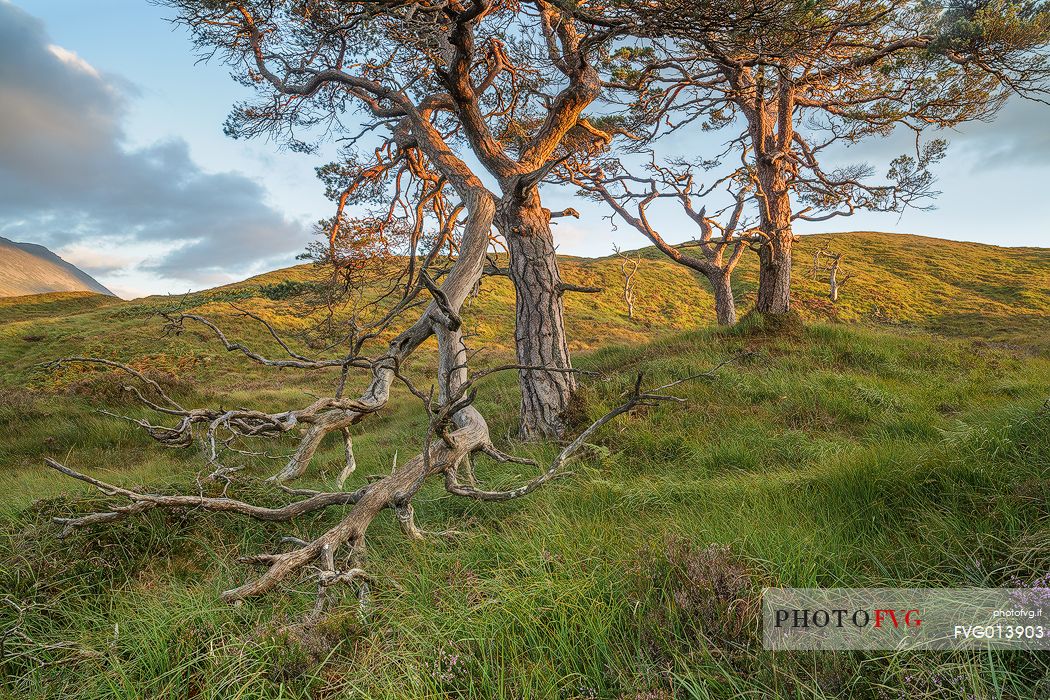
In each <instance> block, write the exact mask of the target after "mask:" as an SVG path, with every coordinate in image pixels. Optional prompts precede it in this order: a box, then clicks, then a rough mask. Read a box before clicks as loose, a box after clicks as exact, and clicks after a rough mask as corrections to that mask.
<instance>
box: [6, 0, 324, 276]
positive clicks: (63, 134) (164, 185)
mask: <svg viewBox="0 0 1050 700" xmlns="http://www.w3.org/2000/svg"><path fill="white" fill-rule="evenodd" d="M134 97H135V89H134V87H133V86H130V85H129V84H128V83H127V81H125V80H123V79H122V78H120V77H119V76H113V75H108V74H105V73H102V72H100V71H98V70H97V69H96V68H95V67H93V66H92V65H91V64H89V63H88V62H87V61H85V60H84V59H83V58H81V57H80V56H78V55H77V54H76V53H74V52H73V51H71V50H69V49H66V48H63V47H61V46H57V45H55V44H53V43H52V42H51V41H50V40H49V37H48V36H47V32H46V31H45V28H44V25H43V23H42V22H41V21H40V20H38V19H37V18H35V17H33V16H31V15H29V14H27V13H25V12H24V11H22V10H21V9H19V8H17V7H15V6H14V5H12V4H10V3H9V2H7V1H6V0H0V104H2V105H3V112H4V114H3V118H2V119H0V235H3V236H6V237H8V238H13V239H15V240H25V241H31V242H39V243H43V244H45V245H49V246H54V247H63V246H64V247H72V248H76V246H79V247H80V248H81V249H83V248H87V247H91V248H94V249H95V250H96V251H103V254H102V255H95V256H94V257H93V258H92V259H91V264H87V265H85V267H87V268H88V269H90V270H94V271H100V272H104V271H114V270H117V269H118V268H120V267H121V262H120V261H125V262H126V256H123V255H121V254H120V253H119V252H118V253H117V254H115V255H113V256H111V259H110V260H109V261H107V260H106V256H105V254H104V251H106V250H107V249H108V250H110V251H121V250H122V249H123V248H125V247H128V246H132V247H133V246H135V245H143V244H145V245H148V246H151V250H153V251H154V255H153V257H152V259H149V260H145V261H143V262H141V263H139V267H140V268H141V269H142V270H143V271H147V272H150V273H153V274H155V275H159V276H163V277H166V278H169V279H177V280H182V281H189V282H194V283H206V282H210V281H212V280H215V279H219V278H223V277H224V276H226V275H227V274H228V273H229V271H230V270H234V269H236V270H243V269H249V268H252V267H257V266H258V265H261V264H263V263H266V262H267V261H284V260H287V259H288V257H290V254H291V253H292V252H294V251H296V250H299V249H301V248H302V247H303V245H304V242H305V240H306V237H307V234H306V232H305V230H304V228H303V226H302V225H301V224H299V223H298V222H294V221H290V220H288V219H287V218H286V217H285V216H284V215H282V214H281V213H280V212H278V211H277V210H276V209H274V208H273V207H271V206H270V205H268V204H267V193H266V191H265V189H264V188H263V187H262V186H261V185H260V184H259V183H258V182H256V181H255V180H253V179H251V178H248V177H246V176H244V175H242V174H239V173H235V172H227V173H208V172H204V171H202V170H201V168H200V167H199V166H198V165H197V164H196V163H194V161H193V159H192V158H191V157H190V153H189V147H188V145H187V144H186V142H185V141H182V140H181V139H176V140H170V141H166V142H162V143H157V144H154V145H152V146H149V147H146V148H140V149H137V150H129V149H127V148H125V147H124V145H123V144H124V142H125V134H124V131H123V127H122V122H123V120H124V118H125V116H126V113H127V105H128V100H129V99H131V98H134ZM85 259H86V258H85Z"/></svg>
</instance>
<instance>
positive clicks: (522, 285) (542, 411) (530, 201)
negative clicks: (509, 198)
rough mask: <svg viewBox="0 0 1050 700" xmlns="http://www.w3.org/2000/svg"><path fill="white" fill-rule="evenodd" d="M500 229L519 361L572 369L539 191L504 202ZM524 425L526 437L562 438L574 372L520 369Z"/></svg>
mask: <svg viewBox="0 0 1050 700" xmlns="http://www.w3.org/2000/svg"><path fill="white" fill-rule="evenodd" d="M500 229H501V230H502V231H503V233H504V236H505V238H506V239H507V246H508V249H509V251H510V267H509V274H510V278H511V281H512V282H513V283H514V291H515V297H516V299H515V327H514V341H515V344H516V349H517V359H518V364H520V365H528V366H531V367H537V366H542V367H551V368H554V369H556V370H557V369H560V370H569V369H570V368H571V367H572V364H571V362H570V359H569V346H568V343H567V341H566V338H565V322H564V308H563V305H562V291H563V290H562V281H561V274H560V272H559V270H558V258H557V254H556V252H555V249H554V237H553V235H552V234H551V227H550V216H549V214H548V213H547V210H545V209H544V208H543V207H542V206H541V205H540V201H539V197H538V196H537V195H535V194H533V195H532V196H528V197H526V198H525V201H521V202H514V203H511V204H510V205H508V206H505V207H503V209H502V211H501V215H500ZM518 377H519V383H520V386H521V427H520V429H519V435H520V437H521V438H523V439H526V440H533V439H540V438H560V437H561V436H562V435H563V433H564V430H565V423H564V420H563V418H562V414H563V413H564V412H565V409H566V407H567V406H568V405H569V399H570V397H571V396H572V393H573V391H575V390H576V378H575V377H574V376H573V374H572V372H569V371H545V370H520V371H519V372H518Z"/></svg>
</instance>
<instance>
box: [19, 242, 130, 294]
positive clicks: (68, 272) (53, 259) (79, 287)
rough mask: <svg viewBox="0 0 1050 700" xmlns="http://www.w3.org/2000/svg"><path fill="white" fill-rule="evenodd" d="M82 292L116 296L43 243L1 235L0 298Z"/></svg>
mask: <svg viewBox="0 0 1050 700" xmlns="http://www.w3.org/2000/svg"><path fill="white" fill-rule="evenodd" d="M79 291H84V292H96V293H98V294H108V295H110V296H116V295H115V294H113V292H111V291H109V290H108V289H106V288H105V287H103V286H102V285H101V284H99V283H98V281H97V280H95V278H94V277H92V276H91V275H89V274H88V273H86V272H84V271H83V270H81V269H80V268H78V267H77V266H76V265H71V264H70V263H67V262H66V261H65V260H63V259H62V258H60V257H58V256H57V255H55V254H54V253H52V252H51V251H50V250H48V249H47V248H45V247H44V246H42V245H36V244H35V243H15V242H14V241H9V240H8V239H6V238H3V237H0V297H15V296H22V295H24V294H45V293H47V292H79Z"/></svg>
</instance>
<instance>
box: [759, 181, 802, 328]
mask: <svg viewBox="0 0 1050 700" xmlns="http://www.w3.org/2000/svg"><path fill="white" fill-rule="evenodd" d="M767 167H768V166H767ZM765 169H766V168H761V167H760V168H759V171H760V172H759V179H760V181H762V183H763V190H764V194H765V197H764V206H763V207H761V208H762V210H763V211H762V214H761V220H762V229H763V233H764V234H765V235H766V240H765V241H764V242H763V245H762V247H761V248H759V251H758V300H757V302H756V303H755V309H756V310H757V311H758V312H759V313H763V314H784V313H787V312H788V311H790V310H791V247H792V244H793V243H794V241H795V235H794V233H792V231H791V200H790V197H789V195H788V189H787V184H786V181H785V176H784V173H783V172H782V171H781V169H780V168H779V167H777V166H772V167H769V169H770V170H773V171H774V172H772V173H768V174H767V173H763V172H762V171H763V170H765Z"/></svg>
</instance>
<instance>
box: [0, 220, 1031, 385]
mask: <svg viewBox="0 0 1050 700" xmlns="http://www.w3.org/2000/svg"><path fill="white" fill-rule="evenodd" d="M829 239H830V241H831V244H832V248H833V250H835V251H840V252H846V257H845V259H844V263H843V264H844V266H845V268H846V269H847V271H848V272H849V273H850V274H852V275H853V278H852V279H851V280H850V281H849V282H848V283H847V284H846V285H845V286H844V287H843V291H842V295H841V298H840V300H839V302H838V303H836V304H832V303H831V302H830V301H828V300H827V296H826V295H827V289H826V287H827V285H826V283H825V282H823V281H820V280H814V279H812V278H811V276H810V275H809V268H810V265H811V261H812V255H813V252H814V251H816V250H818V249H819V248H820V247H821V246H823V245H824V243H825V242H826V241H827V240H829ZM638 255H639V256H641V257H642V258H643V260H642V263H641V265H640V268H639V271H638V274H637V277H636V287H637V301H636V303H635V307H636V314H635V318H633V319H630V318H628V317H627V313H626V307H625V304H624V302H623V299H622V284H623V278H622V274H621V272H620V265H619V261H618V260H617V259H616V258H600V259H584V258H574V257H565V258H563V259H562V271H563V276H564V277H565V279H566V280H567V281H569V282H573V283H576V284H581V285H591V286H600V287H603V288H604V291H603V292H602V293H600V294H579V293H570V294H567V295H566V315H567V327H568V328H569V329H570V330H569V340H570V345H571V349H572V350H573V351H574V352H581V351H588V350H592V349H594V348H596V347H599V346H602V345H605V344H609V343H635V342H643V341H647V340H651V339H653V338H658V337H660V336H662V335H665V334H667V333H672V332H678V331H682V330H688V329H692V328H697V327H702V326H705V325H708V324H710V323H713V321H714V311H713V304H712V300H711V294H710V292H709V291H708V289H707V287H706V281H704V280H701V279H698V278H697V277H696V276H695V275H693V274H692V273H690V272H689V271H687V270H685V269H684V268H681V267H679V266H677V265H674V264H673V263H671V262H669V261H667V260H666V259H665V258H663V257H662V256H660V254H659V253H657V252H656V251H654V250H652V249H643V250H641V251H639V252H638ZM753 258H754V256H753V255H748V256H745V258H744V260H743V262H742V264H741V267H740V269H739V270H738V272H737V274H736V277H735V284H734V291H735V293H736V296H737V299H738V304H739V307H740V312H741V313H743V312H744V311H746V310H747V308H749V306H750V305H752V304H753V300H754V294H755V287H756V269H755V261H754V260H753ZM794 264H795V270H794V272H795V282H796V285H795V298H796V305H797V306H798V308H799V310H800V311H801V313H802V314H803V316H804V317H805V318H806V319H807V320H810V321H822V320H830V321H848V322H863V323H867V324H872V325H879V326H886V327H893V328H898V329H902V330H905V331H908V330H918V331H923V332H933V333H937V334H941V335H945V336H948V337H961V338H968V339H975V340H978V341H979V342H982V343H991V344H992V345H993V346H995V347H999V348H1001V349H1003V350H1006V351H1022V352H1033V353H1037V354H1042V355H1044V356H1045V355H1048V354H1050V249H1042V248H999V247H995V246H988V245H981V244H976V243H957V242H953V241H944V240H940V239H934V238H923V237H919V236H905V235H893V234H877V233H844V234H834V235H829V236H824V235H822V236H806V237H803V238H802V239H801V241H800V242H799V244H798V245H797V249H796V254H795V259H794ZM314 275H315V273H314V271H313V270H312V268H310V267H308V266H299V267H294V268H289V269H286V270H278V271H275V272H271V273H267V274H265V275H261V276H259V277H255V278H252V279H249V280H246V281H244V282H240V283H237V284H233V285H228V286H225V287H220V288H217V289H214V290H210V291H205V292H199V293H195V294H192V295H188V296H185V297H181V296H180V297H146V298H144V299H138V300H135V301H130V302H119V301H118V300H115V299H113V298H111V297H102V296H100V295H90V294H85V293H71V294H49V295H40V296H37V297H18V298H12V299H5V300H0V363H2V365H3V368H2V369H0V385H3V384H7V385H25V384H26V383H29V384H31V385H32V384H34V382H36V381H38V380H39V377H38V376H36V375H35V373H34V370H33V367H34V366H35V365H36V364H38V363H40V362H43V361H45V360H47V359H50V358H53V357H56V356H59V355H64V354H105V355H106V356H108V357H113V358H114V359H123V360H136V361H140V362H147V361H148V362H152V363H153V365H154V366H155V367H156V369H158V370H162V371H172V370H176V369H180V368H181V369H186V368H187V367H188V366H193V367H195V368H196V370H198V371H200V372H201V374H200V375H199V376H200V378H202V379H208V378H212V377H214V376H215V374H216V373H220V372H227V371H232V370H234V369H235V368H236V371H238V372H240V371H241V367H242V365H241V364H239V363H238V364H233V365H231V364H229V363H228V362H227V361H226V360H225V359H224V358H222V357H221V354H222V353H221V352H220V351H218V350H216V348H215V345H214V343H212V342H206V341H207V339H206V338H205V337H204V336H203V335H201V334H197V333H191V334H184V335H182V336H179V337H171V336H165V335H164V334H163V333H162V322H161V321H160V320H159V319H158V318H157V316H156V315H155V314H156V312H158V311H163V310H171V309H174V308H176V307H179V308H182V309H183V310H192V311H193V312H195V313H201V314H206V315H210V316H214V317H216V318H217V319H218V320H220V321H221V322H222V324H223V326H224V327H229V328H232V329H234V333H235V334H237V333H239V334H240V335H239V336H238V337H240V338H242V339H245V340H248V341H250V342H251V343H253V344H255V345H256V346H259V347H262V348H266V349H269V350H270V351H276V350H279V348H277V347H276V346H275V345H274V344H273V343H272V342H269V338H268V336H267V335H266V332H265V330H264V329H262V328H261V327H260V326H258V324H254V323H246V322H245V321H244V319H243V318H242V317H240V316H239V314H238V313H237V312H236V311H235V310H234V309H232V308H231V304H236V305H238V306H240V307H242V308H245V309H248V310H250V311H253V312H255V313H259V314H261V315H263V316H265V317H266V318H268V319H269V320H270V321H271V322H273V323H274V324H275V325H276V326H277V327H278V328H280V329H281V330H282V331H285V332H289V333H293V334H294V333H295V332H296V331H297V330H302V329H303V328H305V327H306V326H307V325H308V319H306V318H304V317H302V316H301V315H300V314H298V313H296V312H295V309H296V297H295V295H294V294H292V295H291V296H289V295H287V293H286V292H287V290H282V289H281V288H280V285H281V284H282V283H287V282H288V281H293V282H295V281H297V282H308V281H309V280H311V279H312V278H313V276H314ZM464 316H465V319H466V320H467V322H468V324H469V325H470V328H471V330H472V332H473V333H474V336H473V340H472V343H473V344H474V345H475V346H476V347H484V348H486V350H487V352H488V353H489V354H490V355H494V356H498V355H501V354H502V355H507V354H509V353H511V352H513V346H512V341H513V333H512V323H513V288H512V287H511V285H510V283H509V281H508V280H506V279H504V278H487V279H485V281H484V283H483V284H482V287H481V291H480V293H479V294H478V296H477V297H476V298H474V299H472V300H471V301H469V302H468V306H467V309H466V311H465V314H464ZM143 358H146V359H143ZM249 374H250V376H253V377H255V376H257V373H252V372H251V371H249Z"/></svg>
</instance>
